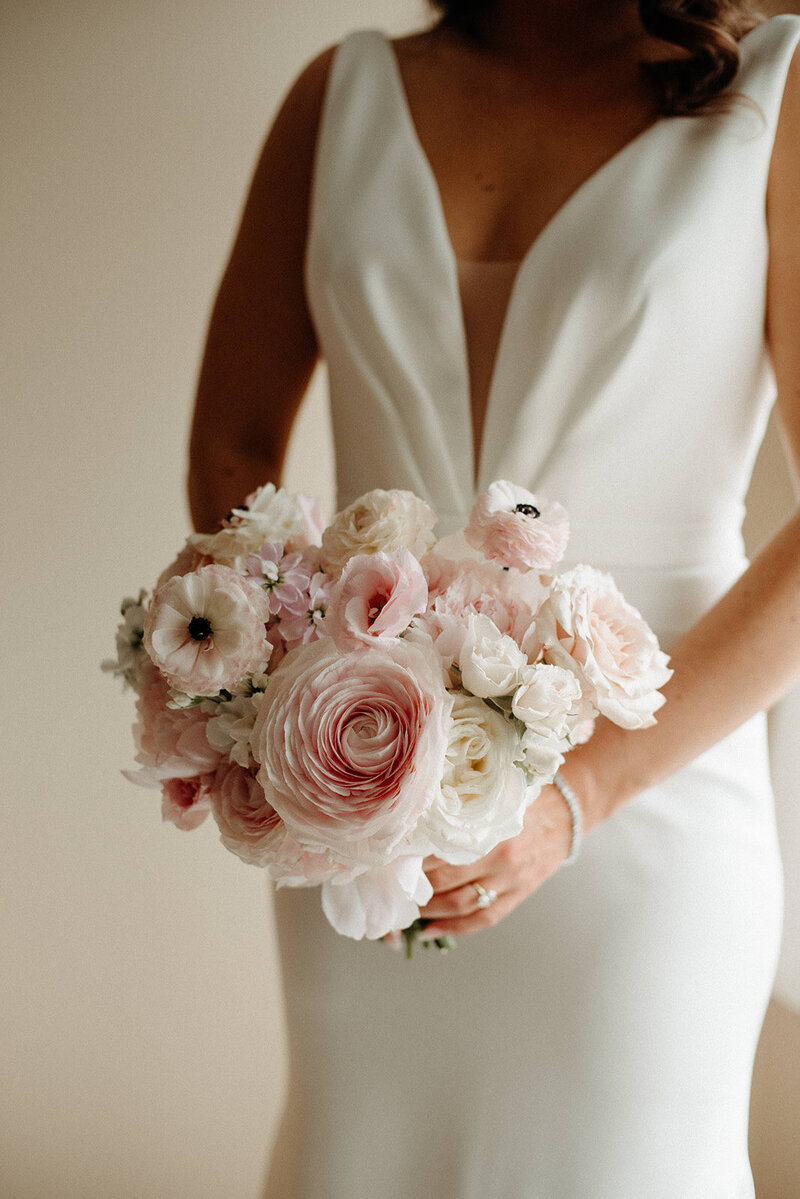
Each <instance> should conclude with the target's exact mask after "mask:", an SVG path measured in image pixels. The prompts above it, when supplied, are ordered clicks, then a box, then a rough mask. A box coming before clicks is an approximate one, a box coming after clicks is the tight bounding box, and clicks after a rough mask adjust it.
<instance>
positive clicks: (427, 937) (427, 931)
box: [419, 924, 443, 941]
mask: <svg viewBox="0 0 800 1199" xmlns="http://www.w3.org/2000/svg"><path fill="white" fill-rule="evenodd" d="M442 935H443V934H442V930H441V929H440V928H436V926H435V925H433V924H429V925H428V927H427V928H423V930H422V932H421V933H420V934H419V936H420V940H422V941H435V940H436V938H437V937H441V936H442Z"/></svg>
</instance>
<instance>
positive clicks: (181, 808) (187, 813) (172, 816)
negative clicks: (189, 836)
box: [161, 774, 214, 832]
mask: <svg viewBox="0 0 800 1199" xmlns="http://www.w3.org/2000/svg"><path fill="white" fill-rule="evenodd" d="M213 783H214V775H213V774H202V775H198V776H196V777H195V778H191V779H167V780H166V782H164V783H163V784H162V787H161V815H162V818H163V819H164V820H170V821H171V822H172V823H173V824H174V825H175V827H176V828H180V829H183V830H184V832H189V831H190V830H191V829H193V828H197V827H198V825H201V824H202V823H203V821H204V820H205V818H206V816H207V815H208V813H209V812H210V811H211V789H212V786H213Z"/></svg>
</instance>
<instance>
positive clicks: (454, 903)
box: [420, 786, 572, 940]
mask: <svg viewBox="0 0 800 1199" xmlns="http://www.w3.org/2000/svg"><path fill="white" fill-rule="evenodd" d="M571 842H572V817H571V816H570V812H569V808H568V807H567V804H566V803H565V801H564V798H563V796H562V795H561V794H560V793H559V791H558V789H557V788H556V787H553V786H548V787H544V788H543V789H542V791H541V792H540V794H539V795H538V796H537V798H536V799H535V800H534V801H533V803H532V804H531V806H530V807H529V808H528V810H527V811H526V813H525V823H524V826H523V829H522V832H521V833H519V834H518V835H517V836H516V837H511V838H510V839H509V840H508V841H501V842H500V844H499V845H497V846H495V848H494V849H493V850H492V851H491V853H488V854H486V856H485V857H483V858H479V860H478V861H477V862H472V863H471V864H470V865H469V866H450V865H448V864H447V863H446V862H443V861H442V860H441V859H440V858H436V857H430V858H426V859H425V861H424V863H423V865H424V868H425V873H426V874H427V876H428V878H429V879H430V881H431V883H432V885H433V890H434V894H433V897H432V898H431V900H430V901H429V902H428V903H427V904H426V905H425V907H424V908H422V909H421V910H420V916H421V917H422V918H423V919H424V920H430V921H431V924H430V925H428V927H427V928H426V929H425V932H424V933H423V934H422V936H423V937H424V938H425V939H430V940H433V939H434V938H436V937H441V936H446V935H447V936H461V935H462V934H463V933H474V932H477V931H478V929H481V928H489V927H490V926H491V925H493V924H497V922H498V921H499V920H502V919H503V917H504V916H507V915H508V913H509V912H511V911H513V910H514V908H515V907H516V906H517V904H518V903H521V902H522V900H523V899H526V898H527V897H528V896H529V895H531V894H532V893H533V892H534V891H535V890H536V889H537V887H540V886H541V885H542V883H543V882H545V880H546V879H548V878H550V876H551V874H555V872H556V870H558V868H559V866H560V865H561V864H562V863H563V862H564V860H565V859H566V858H567V857H568V856H569V851H570V845H571ZM474 883H480V885H481V886H482V887H483V888H484V890H486V891H496V892H497V899H496V900H495V901H494V903H492V904H490V905H489V907H487V908H481V907H479V906H478V891H477V890H476V888H475V886H474V885H473V884H474Z"/></svg>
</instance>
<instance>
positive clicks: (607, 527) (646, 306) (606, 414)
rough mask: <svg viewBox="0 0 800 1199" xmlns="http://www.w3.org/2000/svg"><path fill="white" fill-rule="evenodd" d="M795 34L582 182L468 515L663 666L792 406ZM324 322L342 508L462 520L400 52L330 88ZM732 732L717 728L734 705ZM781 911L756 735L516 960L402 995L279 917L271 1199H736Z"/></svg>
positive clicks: (406, 977) (627, 834)
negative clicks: (727, 723)
mask: <svg viewBox="0 0 800 1199" xmlns="http://www.w3.org/2000/svg"><path fill="white" fill-rule="evenodd" d="M798 38H800V19H798V18H796V17H792V16H780V17H775V18H773V19H771V20H770V21H768V22H766V23H764V24H762V25H761V26H759V27H758V28H756V29H755V30H754V31H752V32H751V33H750V34H748V35H747V36H746V37H745V38H744V39H743V40H742V42H741V53H742V66H741V68H740V73H739V76H738V78H737V89H738V90H740V91H743V92H744V93H746V94H747V95H748V96H750V97H752V98H753V100H755V101H756V102H757V104H758V106H760V109H761V112H760V113H759V112H756V111H755V110H754V108H753V107H752V106H745V105H742V106H740V107H738V108H737V109H735V110H734V111H733V112H732V113H730V114H728V115H715V116H709V117H703V118H676V117H673V118H667V119H663V120H661V121H659V122H658V123H657V124H656V125H655V126H653V127H652V128H650V129H649V130H647V131H645V132H644V133H642V134H640V135H639V136H638V137H637V138H636V139H635V140H634V141H633V142H631V143H630V144H629V145H628V146H626V147H625V148H624V149H623V150H621V151H620V152H619V153H618V154H616V155H615V156H614V157H613V158H612V159H611V160H610V161H609V162H608V163H606V165H605V166H603V167H602V168H601V169H600V170H598V171H597V172H595V174H593V175H592V176H591V177H590V178H589V179H588V180H587V181H586V182H585V183H584V184H583V185H582V186H581V187H580V188H579V189H578V190H577V191H576V192H575V193H574V194H573V195H572V197H571V198H570V199H569V200H568V201H567V203H566V204H565V205H564V206H563V207H562V208H561V209H560V211H559V212H558V213H557V215H556V216H555V217H554V218H553V219H552V220H551V221H550V223H549V224H548V225H547V227H546V228H545V230H544V231H543V233H542V234H541V235H540V236H539V237H538V238H537V240H536V242H535V243H534V245H533V246H531V248H530V250H529V252H528V254H527V255H526V256H525V258H524V259H523V261H522V263H521V266H520V269H519V272H518V274H517V275H516V279H515V282H514V286H513V289H512V292H511V297H510V303H509V307H508V311H507V313H506V317H505V321H504V324H503V330H502V336H501V339H500V345H499V350H498V355H497V360H496V362H495V366H494V370H493V376H492V381H491V387H490V392H489V397H488V411H487V415H486V422H485V426H484V434H483V443H482V450H481V455H480V466H479V472H478V476H479V477H478V485H479V487H481V488H483V487H484V486H485V485H486V484H488V483H489V482H490V481H491V480H492V479H494V478H498V477H505V478H509V479H513V480H515V481H516V482H518V483H520V484H522V485H524V486H526V487H529V488H530V489H531V490H534V491H539V492H541V493H543V494H545V495H547V496H551V497H553V498H557V499H558V500H560V501H561V502H562V503H564V504H565V505H566V506H567V508H568V509H569V511H570V515H571V518H572V524H573V529H574V532H573V537H572V542H571V546H570V549H569V551H568V552H569V560H570V562H575V561H580V560H585V561H589V562H591V563H592V564H594V565H596V566H599V567H602V568H605V569H608V570H610V571H611V572H612V573H613V574H614V576H615V577H616V579H617V581H618V583H619V584H620V586H621V587H622V589H623V591H624V592H625V594H626V595H627V596H628V598H629V599H630V600H631V601H632V602H633V603H635V604H636V605H637V606H638V607H639V608H640V609H641V610H642V612H643V613H644V614H645V616H646V617H647V618H648V619H649V620H650V622H651V623H652V624H653V626H654V627H655V628H656V630H657V632H658V633H659V635H660V637H661V638H662V641H663V643H664V644H665V645H666V646H668V645H669V643H670V642H671V641H672V640H673V639H674V638H675V637H676V636H677V635H678V634H680V633H681V632H682V631H683V630H684V629H686V628H687V627H689V626H690V625H691V624H692V623H693V622H694V621H695V620H696V619H697V618H698V617H699V616H700V614H701V613H702V612H703V611H705V610H706V609H707V608H708V607H709V606H710V605H711V604H712V603H713V602H714V600H716V598H717V597H718V596H719V595H721V594H722V593H723V592H724V591H725V590H727V588H728V587H729V586H730V584H731V583H732V582H733V580H734V579H735V578H736V577H737V576H738V575H739V574H740V572H741V571H742V570H743V569H744V567H745V565H746V561H745V558H744V555H743V550H742V542H741V536H740V523H741V517H742V501H743V497H744V494H745V490H746V487H747V483H748V479H749V476H750V471H751V468H752V464H753V460H754V457H755V454H756V450H757V447H758V444H759V441H760V438H761V436H762V433H763V430H764V425H765V422H766V418H767V413H768V409H769V406H770V403H771V401H772V399H773V396H774V377H773V374H772V371H771V368H770V363H769V360H768V356H767V353H766V349H765V345H764V337H763V327H764V298H765V275H766V264H767V236H766V225H765V214H764V200H765V189H766V179H767V170H768V166H769V160H770V154H771V149H772V142H773V137H774V132H775V127H776V123H777V117H778V111H779V107H780V101H781V96H782V92H783V87H784V83H785V77H786V71H787V68H788V64H789V60H790V57H791V53H792V51H793V49H794V46H795V44H796V42H797V41H798ZM307 290H308V296H309V302H310V306H311V310H312V314H313V318H314V322H315V325H316V328H317V331H318V334H319V337H320V341H321V345H322V349H323V353H324V355H325V358H326V359H327V362H328V367H329V374H330V388H331V401H332V409H333V421H334V432H335V439H336V450H337V461H338V483H339V499H340V502H341V503H342V504H344V503H346V502H348V501H350V500H352V499H353V498H354V497H356V496H357V495H359V494H360V493H361V492H363V491H366V490H367V489H369V488H372V487H376V486H380V487H391V486H396V487H408V488H411V489H412V490H414V491H416V492H417V493H418V494H420V495H422V496H424V497H425V498H426V499H427V500H428V501H429V502H430V503H431V504H432V505H433V506H434V507H435V508H436V509H437V510H438V511H439V512H440V513H441V514H442V517H443V522H442V529H441V531H442V533H446V532H449V531H451V530H452V529H453V528H455V527H457V526H458V525H459V524H461V523H462V522H463V521H464V520H465V518H466V515H467V513H468V511H469V508H470V506H471V503H472V499H473V496H474V493H475V489H474V485H473V445H472V434H471V421H470V408H469V379H468V369H467V361H468V359H467V352H466V345H465V333H464V323H463V316H462V310H461V304H460V302H459V291H458V278H457V269H456V261H455V258H454V255H453V252H452V247H451V245H450V243H449V240H448V236H447V229H446V225H445V222H444V217H443V213H442V208H441V201H440V197H439V194H438V190H437V187H436V183H435V179H434V177H433V174H432V172H431V169H430V166H429V164H428V163H427V161H426V159H425V157H424V154H423V152H422V148H421V146H420V144H419V141H418V140H417V138H416V135H415V131H414V127H413V124H412V121H411V117H410V113H409V110H408V107H407V102H406V99H405V95H404V92H403V90H402V83H401V79H400V76H399V73H398V70H397V63H396V60H395V58H394V54H393V51H392V48H391V45H390V44H389V43H388V42H387V40H386V39H385V37H384V36H383V35H382V34H381V33H379V32H377V31H374V30H369V31H361V32H358V33H355V34H353V35H351V36H350V37H348V38H347V39H346V40H345V41H344V42H343V44H342V45H341V47H340V48H339V50H338V52H337V54H336V57H335V60H334V63H333V66H332V70H331V75H330V80H329V84H328V92H327V98H326V103H325V107H324V113H323V123H322V127H321V132H320V137H319V144H318V150H317V159H316V169H315V177H314V193H313V202H312V213H311V229H310V236H309V243H308V253H307ZM721 702H724V697H723V699H722V701H721ZM781 903H782V879H781V865H780V858H779V853H778V845H777V838H776V830H775V820H774V808H773V799H772V794H771V791H770V786H769V780H768V763H767V755H766V738H765V722H764V719H763V718H762V717H758V718H756V719H754V720H752V721H750V722H748V724H747V725H745V726H744V727H743V728H741V729H740V730H738V731H737V732H736V733H735V734H734V735H732V736H731V737H728V738H727V739H726V740H725V741H724V742H722V743H721V744H719V745H718V746H716V747H714V748H713V749H712V750H710V751H709V752H708V753H705V754H703V755H702V756H701V757H700V758H699V759H698V760H697V761H696V762H694V763H693V764H692V765H691V766H690V767H688V768H687V769H685V770H682V771H681V772H680V773H678V774H677V775H675V776H673V777H672V778H671V779H669V780H668V781H667V782H666V783H664V784H662V785H660V786H658V787H656V788H653V789H651V790H649V791H647V792H645V793H643V794H641V795H639V796H638V797H637V798H635V799H634V800H633V801H632V802H630V803H628V804H627V805H625V806H624V807H623V808H622V809H621V810H619V811H618V812H617V813H616V814H615V815H614V816H613V817H612V818H611V819H609V820H607V821H606V822H604V823H603V824H602V825H601V826H599V827H598V828H597V829H595V830H594V831H593V832H592V833H591V834H590V835H589V836H588V837H587V838H586V839H585V842H584V848H583V853H582V856H581V857H580V859H579V860H578V861H577V862H576V863H575V864H574V865H573V866H571V867H570V868H569V869H567V870H563V871H560V872H559V873H557V874H556V875H555V877H553V878H552V879H550V880H549V881H548V882H547V883H546V884H545V885H544V886H543V887H542V888H541V889H540V890H539V891H538V892H537V893H536V894H535V895H533V896H532V897H530V899H528V900H527V901H525V902H524V903H523V904H521V905H520V906H519V907H518V908H517V909H516V910H515V911H514V912H513V913H512V914H511V915H510V916H509V917H507V918H506V919H505V920H504V921H503V922H501V924H500V925H498V927H496V928H494V929H490V930H487V931H486V932H483V933H479V934H476V935H473V936H472V937H469V938H465V939H463V940H462V943H461V944H460V945H459V947H458V949H457V950H456V951H455V952H454V953H451V954H450V955H448V956H447V957H440V956H439V955H438V954H436V953H435V952H433V951H428V952H427V953H425V952H421V953H418V954H417V956H416V957H415V959H414V961H412V962H411V963H408V962H406V961H405V960H404V959H403V958H402V957H400V956H396V955H394V954H392V953H391V952H390V951H389V950H388V949H386V948H385V947H384V946H382V945H379V944H374V943H368V942H350V941H347V940H346V939H344V938H341V937H339V936H337V935H336V934H335V933H334V932H333V931H332V930H331V929H330V928H329V927H328V926H327V925H326V923H325V920H324V918H323V916H322V914H321V911H320V905H319V894H318V893H317V892H316V891H313V890H311V891H287V890H282V891H279V892H278V893H277V895H276V913H277V921H278V931H279V937H280V942H281V948H282V954H283V963H284V983H285V988H286V1001H287V1016H288V1022H289V1030H290V1042H291V1065H292V1088H291V1097H290V1103H289V1108H288V1112H287V1121H286V1125H285V1128H284V1130H283V1132H282V1135H281V1137H280V1138H279V1145H278V1151H277V1155H276V1164H275V1172H274V1174H273V1179H272V1183H271V1186H270V1189H269V1191H268V1194H269V1196H270V1199H375V1197H378V1199H411V1197H412V1196H418V1195H429V1196H432V1197H433V1199H523V1197H524V1199H745V1197H750V1196H752V1194H753V1190H752V1180H751V1175H750V1169H749V1164H748V1160H747V1144H746V1142H747V1115H748V1097H749V1085H750V1075H751V1068H752V1061H753V1055H754V1052H755V1047H756V1043H757V1038H758V1033H759V1029H760V1025H761V1021H762V1018H763V1014H764V1011H765V1008H766V1004H767V1001H768V997H769V993H770V988H771V985H772V981H773V978H774V975H775V968H776V961H777V955H778V948H779V941H780V929H781Z"/></svg>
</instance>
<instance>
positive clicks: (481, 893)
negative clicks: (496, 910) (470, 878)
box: [472, 883, 497, 908]
mask: <svg viewBox="0 0 800 1199" xmlns="http://www.w3.org/2000/svg"><path fill="white" fill-rule="evenodd" d="M472 885H473V887H474V888H475V890H476V892H477V895H478V907H479V908H490V907H491V906H492V904H493V903H494V901H495V900H496V899H497V892H496V891H492V890H491V888H490V889H489V890H488V891H487V890H486V888H485V887H482V886H481V885H480V883H473V884H472Z"/></svg>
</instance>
